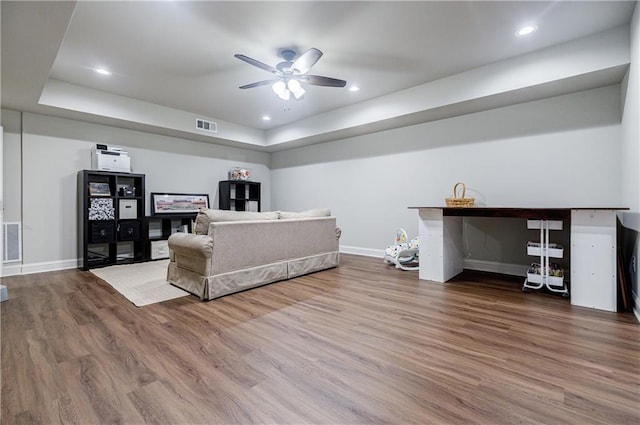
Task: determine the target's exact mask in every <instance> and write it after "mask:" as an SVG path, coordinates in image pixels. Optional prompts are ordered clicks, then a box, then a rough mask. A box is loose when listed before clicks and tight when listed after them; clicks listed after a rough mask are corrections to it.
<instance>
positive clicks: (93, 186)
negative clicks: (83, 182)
mask: <svg viewBox="0 0 640 425" xmlns="http://www.w3.org/2000/svg"><path fill="white" fill-rule="evenodd" d="M89 196H111V188H110V187H109V183H100V182H89Z"/></svg>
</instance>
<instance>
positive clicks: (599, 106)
mask: <svg viewBox="0 0 640 425" xmlns="http://www.w3.org/2000/svg"><path fill="white" fill-rule="evenodd" d="M619 122H620V88H619V86H617V85H616V86H609V87H604V88H599V89H594V90H589V91H583V92H578V93H574V94H570V95H565V96H559V97H554V98H549V99H544V100H540V101H535V102H528V103H523V104H519V105H514V106H508V107H503V108H498V109H494V110H489V111H483V112H478V113H474V114H470V115H466V116H460V117H455V118H450V119H445V120H440V121H436V122H430V123H425V124H420V125H415V126H411V127H405V128H399V129H394V130H388V131H384V132H379V133H374V134H370V135H365V136H359V137H354V138H350V139H344V140H336V141H332V142H328V143H323V144H320V145H314V146H308V147H303V148H298V149H292V150H288V151H282V152H277V153H274V154H272V158H271V165H272V171H271V181H272V185H273V187H275V188H277V190H275V191H274V192H273V198H272V206H273V208H274V209H282V210H288V209H302V208H312V207H329V208H331V209H332V211H333V213H334V214H335V215H336V216H337V218H338V224H339V225H340V226H341V227H342V229H343V233H342V238H341V241H340V242H341V247H342V248H343V249H346V250H348V251H351V252H360V253H369V254H379V253H381V251H382V250H383V249H384V248H385V247H386V246H387V245H389V244H391V243H392V241H393V236H394V234H395V229H396V228H398V227H404V228H405V229H406V230H407V231H408V232H409V234H410V235H411V236H413V235H415V234H417V213H416V211H414V210H408V209H407V207H410V206H439V205H444V198H445V197H447V196H451V191H452V187H453V185H454V184H455V183H456V182H458V181H462V182H465V183H466V185H467V189H468V190H467V196H473V197H475V198H476V201H477V204H478V205H490V206H542V207H545V206H546V207H551V206H598V205H619V204H620V202H621V192H620V172H619V161H620V125H619ZM523 231H526V230H524V226H523ZM523 237H524V238H526V234H525V235H524V236H523ZM525 240H526V239H525ZM478 243H480V242H478ZM518 249H520V250H522V249H523V248H522V247H518ZM469 250H470V252H471V255H476V253H478V255H480V253H482V252H483V250H482V249H474V242H473V241H471V242H470V248H469ZM501 251H502V252H507V253H508V252H512V251H513V248H512V247H509V248H508V249H504V250H501ZM483 255H486V254H483ZM498 256H501V255H499V254H498V255H493V257H498ZM486 259H487V260H496V261H500V260H502V258H486ZM511 261H514V260H513V259H511Z"/></svg>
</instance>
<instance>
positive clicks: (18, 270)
mask: <svg viewBox="0 0 640 425" xmlns="http://www.w3.org/2000/svg"><path fill="white" fill-rule="evenodd" d="M20 274H22V263H18V264H11V263H9V264H3V265H2V277H9V276H18V275H20Z"/></svg>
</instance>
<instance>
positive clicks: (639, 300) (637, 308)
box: [632, 294, 640, 322]
mask: <svg viewBox="0 0 640 425" xmlns="http://www.w3.org/2000/svg"><path fill="white" fill-rule="evenodd" d="M632 296H633V304H634V306H633V314H635V315H636V319H638V322H640V296H639V295H638V294H632Z"/></svg>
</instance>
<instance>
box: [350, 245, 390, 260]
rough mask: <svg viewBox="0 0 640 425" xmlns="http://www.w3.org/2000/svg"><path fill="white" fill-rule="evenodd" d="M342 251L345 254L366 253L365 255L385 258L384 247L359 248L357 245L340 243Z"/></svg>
mask: <svg viewBox="0 0 640 425" xmlns="http://www.w3.org/2000/svg"><path fill="white" fill-rule="evenodd" d="M340 252H341V253H343V254H354V255H364V256H365V257H376V258H384V250H383V249H371V248H358V247H357V246H343V245H340Z"/></svg>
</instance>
